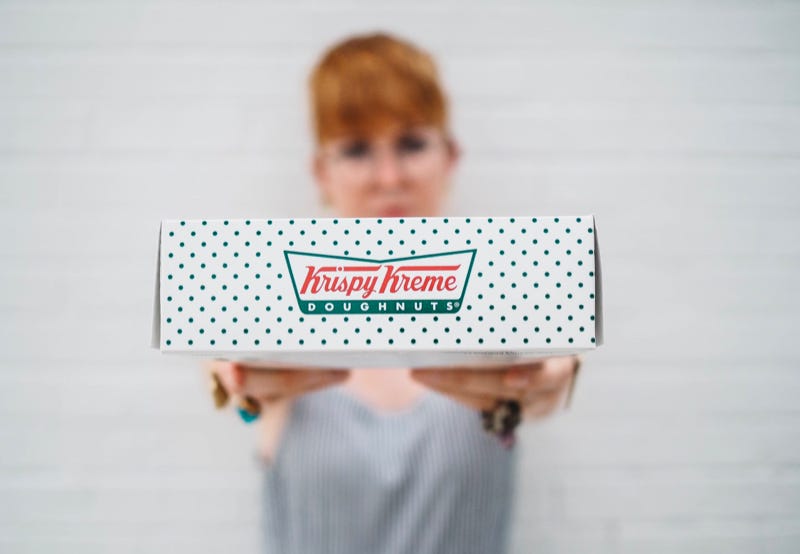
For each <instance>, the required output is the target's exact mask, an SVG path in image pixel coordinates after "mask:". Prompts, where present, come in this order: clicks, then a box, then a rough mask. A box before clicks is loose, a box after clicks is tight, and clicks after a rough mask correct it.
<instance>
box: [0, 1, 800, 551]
mask: <svg viewBox="0 0 800 554" xmlns="http://www.w3.org/2000/svg"><path fill="white" fill-rule="evenodd" d="M373 29H387V30H390V31H394V32H397V33H398V34H401V35H404V36H407V37H410V38H411V39H413V40H416V41H418V42H419V43H420V44H421V45H423V46H425V47H426V48H428V49H429V50H430V51H431V52H432V53H433V54H434V55H435V56H436V57H437V59H438V60H439V63H440V67H441V70H442V74H443V77H444V80H445V84H446V86H447V87H448V89H449V91H450V96H451V99H452V102H453V110H454V113H453V117H454V119H453V121H454V127H455V130H456V132H457V134H458V136H459V137H460V139H461V141H462V144H463V147H464V159H463V164H462V166H461V167H460V169H459V173H458V177H457V182H456V183H455V186H454V191H453V193H454V194H453V202H452V205H451V207H450V210H449V213H451V214H461V215H467V214H473V215H478V214H494V215H515V214H519V213H526V214H527V213H530V214H540V215H551V214H576V213H594V214H595V215H596V217H597V226H598V236H599V239H600V244H601V252H602V261H603V277H604V283H603V284H604V295H605V297H604V301H605V326H606V328H605V339H606V345H605V346H603V347H602V348H601V349H600V350H599V351H597V352H596V353H594V354H593V355H591V356H588V358H587V362H586V366H585V371H584V372H583V375H582V377H581V381H580V383H579V387H578V389H577V391H576V396H575V399H574V400H575V404H574V408H573V410H572V411H571V412H569V413H567V414H562V415H559V416H558V417H556V418H554V419H552V420H551V421H548V422H544V423H542V424H539V425H536V424H531V425H528V426H527V427H526V428H525V429H524V430H523V432H522V437H521V448H522V449H523V465H522V474H521V476H520V478H521V483H520V486H521V488H520V503H519V505H518V512H517V517H516V522H515V523H516V525H515V529H514V545H515V550H516V551H517V552H525V553H528V552H593V553H603V552H610V553H621V552H631V553H640V552H677V551H680V552H698V553H700V552H702V553H707V552H725V553H727V554H730V553H735V552H770V553H777V552H796V551H797V550H798V549H800V408H799V407H798V400H797V399H798V397H800V375H799V374H798V369H799V368H798V366H799V365H800V363H799V360H798V350H797V344H798V340H797V338H796V334H797V329H798V315H797V314H798V309H799V308H800V300H799V299H798V298H799V297H798V293H797V290H798V289H797V284H798V282H800V271H798V268H800V241H798V238H800V233H798V225H800V221H799V220H798V219H799V218H798V214H799V213H800V191H799V190H798V187H800V180H799V179H798V178H799V177H800V5H798V4H797V3H791V2H772V1H756V0H752V1H745V0H742V1H734V2H716V1H677V2H656V1H648V2H625V1H618V2H616V1H615V2H612V1H603V2H589V1H587V2H563V1H562V2H557V1H537V2H516V3H504V4H503V6H502V7H492V6H491V5H490V4H489V3H486V5H484V4H482V3H480V2H477V1H471V2H464V1H461V2H455V1H453V2H430V1H426V2H423V1H422V0H412V1H407V2H402V3H400V2H392V3H387V2H369V3H368V2H342V1H333V2H324V3H322V2H319V3H315V2H272V3H260V2H247V1H232V2H222V1H201V2H192V3H190V2H180V1H173V0H169V1H159V2H155V1H144V0H137V1H132V0H126V1H104V2H99V1H98V2H89V1H85V2H69V1H64V2H47V1H44V0H41V1H39V0H26V1H22V0H19V1H13V2H12V1H2V2H0V341H1V342H0V345H2V349H0V362H1V364H2V365H0V551H3V552H46V553H51V552H79V553H92V552H115V553H120V552H166V551H170V552H193V553H196V552H218V551H221V550H222V549H223V548H224V549H227V550H234V549H236V550H238V551H239V552H252V551H254V550H255V549H256V548H257V546H258V533H259V528H258V517H259V504H258V502H259V496H258V495H259V491H258V485H259V474H258V471H257V470H256V469H255V468H254V466H253V464H252V460H251V457H250V455H251V450H250V449H251V448H252V446H253V443H254V437H253V433H252V428H249V427H246V426H245V425H243V424H241V423H240V422H239V421H238V420H236V419H235V418H234V416H233V415H232V414H225V415H220V414H218V413H215V412H213V410H212V408H211V404H210V399H209V398H208V396H207V393H206V391H205V383H204V381H203V380H202V379H201V374H200V371H199V369H198V364H197V362H196V361H194V360H188V359H180V358H163V357H162V356H161V355H160V354H158V353H157V352H155V351H152V350H150V349H149V339H150V321H151V309H152V285H153V277H154V272H155V255H156V240H157V231H158V222H159V220H160V219H162V218H180V217H194V218H202V217H208V218H212V217H230V218H233V217H280V216H304V215H309V214H310V213H317V211H318V210H316V209H310V208H309V206H312V205H315V202H316V194H315V190H314V187H313V184H312V181H311V179H310V176H309V172H308V165H307V156H308V153H309V148H310V134H309V127H308V121H307V113H306V101H307V96H306V91H305V78H306V75H307V72H308V70H309V68H310V67H311V64H312V63H313V62H314V61H315V59H316V57H317V56H318V55H319V53H320V52H321V50H322V48H323V47H325V46H327V45H328V44H330V43H331V42H332V41H334V40H338V39H339V38H341V37H343V36H344V35H345V34H347V33H350V32H360V31H369V30H373ZM226 416H228V417H226Z"/></svg>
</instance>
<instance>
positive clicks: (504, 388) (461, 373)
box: [412, 364, 561, 396]
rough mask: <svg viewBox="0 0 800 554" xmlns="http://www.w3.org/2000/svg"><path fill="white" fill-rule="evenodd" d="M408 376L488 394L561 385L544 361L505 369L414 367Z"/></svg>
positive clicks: (517, 392)
mask: <svg viewBox="0 0 800 554" xmlns="http://www.w3.org/2000/svg"><path fill="white" fill-rule="evenodd" d="M412 376H413V377H414V378H416V379H418V380H419V381H420V382H422V383H425V384H431V385H434V384H435V385H442V386H446V387H449V388H450V389H454V390H461V391H462V392H469V393H475V394H484V395H488V396H503V395H512V396H518V395H519V394H520V393H521V392H524V391H529V390H542V391H543V390H551V389H556V388H559V387H560V386H561V374H560V372H553V371H552V370H550V369H548V367H547V366H546V365H544V364H536V365H527V366H525V367H513V368H510V369H506V370H500V369H492V370H478V369H459V370H414V371H413V372H412Z"/></svg>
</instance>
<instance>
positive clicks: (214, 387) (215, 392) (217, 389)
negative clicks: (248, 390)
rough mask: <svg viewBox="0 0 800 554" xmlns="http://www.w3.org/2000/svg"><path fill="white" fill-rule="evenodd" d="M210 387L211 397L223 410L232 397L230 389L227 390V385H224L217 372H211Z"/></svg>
mask: <svg viewBox="0 0 800 554" xmlns="http://www.w3.org/2000/svg"><path fill="white" fill-rule="evenodd" d="M209 377H210V380H211V383H210V388H211V398H213V399H214V406H215V407H216V408H217V409H218V410H221V409H222V408H224V407H225V406H226V405H227V404H228V400H229V399H230V395H229V394H228V391H226V390H225V387H224V386H222V381H221V380H220V378H219V375H217V374H216V373H215V372H213V371H212V372H210V376H209Z"/></svg>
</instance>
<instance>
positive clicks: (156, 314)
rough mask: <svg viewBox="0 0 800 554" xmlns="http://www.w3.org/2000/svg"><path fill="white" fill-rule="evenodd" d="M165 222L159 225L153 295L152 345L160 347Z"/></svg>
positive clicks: (152, 346)
mask: <svg viewBox="0 0 800 554" xmlns="http://www.w3.org/2000/svg"><path fill="white" fill-rule="evenodd" d="M162 228H163V223H161V224H159V226H158V253H157V254H156V284H155V287H154V289H155V294H154V295H153V324H152V335H151V337H150V347H151V348H160V346H161V229H162Z"/></svg>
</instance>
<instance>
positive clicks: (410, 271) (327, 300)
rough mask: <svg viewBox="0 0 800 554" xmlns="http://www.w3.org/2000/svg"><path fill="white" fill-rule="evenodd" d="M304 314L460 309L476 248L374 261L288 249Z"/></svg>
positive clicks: (390, 312) (295, 288) (291, 272)
mask: <svg viewBox="0 0 800 554" xmlns="http://www.w3.org/2000/svg"><path fill="white" fill-rule="evenodd" d="M284 256H285V258H286V265H287V267H288V269H289V274H290V275H291V277H292V285H293V287H294V292H295V295H296V297H297V304H298V307H299V308H300V310H301V311H302V312H303V313H304V314H317V315H325V314H348V313H364V314H372V313H385V314H402V313H456V312H458V310H459V309H460V308H461V304H462V301H463V299H464V293H465V291H466V287H467V282H468V281H469V275H470V270H471V269H472V262H473V260H474V259H475V250H461V251H457V252H442V253H438V254H427V255H424V256H413V257H408V258H393V259H389V260H370V259H364V258H348V257H343V256H330V255H324V254H314V253H310V252H293V251H289V250H286V251H284Z"/></svg>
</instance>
